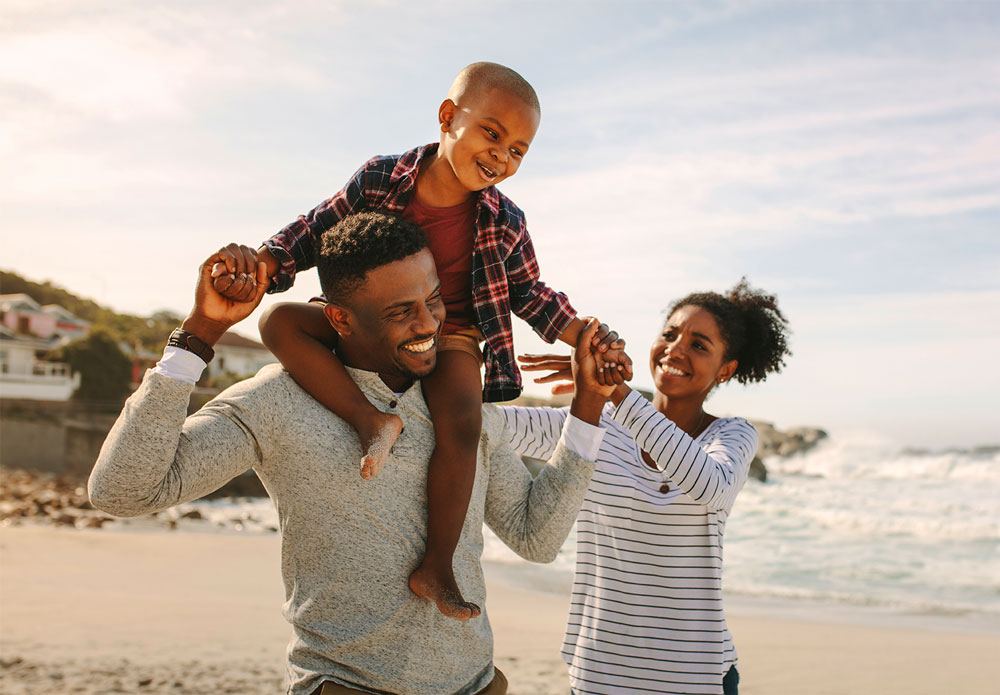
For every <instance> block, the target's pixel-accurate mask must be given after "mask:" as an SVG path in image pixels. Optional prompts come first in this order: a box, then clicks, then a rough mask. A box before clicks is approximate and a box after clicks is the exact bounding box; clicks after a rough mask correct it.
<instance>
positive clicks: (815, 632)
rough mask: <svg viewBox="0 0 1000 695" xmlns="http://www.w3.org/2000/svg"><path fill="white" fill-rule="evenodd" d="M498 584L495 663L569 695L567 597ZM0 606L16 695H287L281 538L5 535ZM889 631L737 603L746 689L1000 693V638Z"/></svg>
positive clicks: (24, 530)
mask: <svg viewBox="0 0 1000 695" xmlns="http://www.w3.org/2000/svg"><path fill="white" fill-rule="evenodd" d="M490 574H491V581H490V583H489V598H488V603H487V605H488V610H489V614H490V618H491V620H492V622H493V629H494V632H495V634H496V662H497V664H498V665H499V666H500V668H502V669H503V670H504V671H505V672H506V673H507V675H508V676H509V678H510V682H511V691H510V692H511V693H512V695H543V694H544V695H554V694H557V693H558V694H565V693H567V692H568V691H569V687H568V682H567V678H566V675H565V668H564V665H563V663H562V662H561V660H560V658H559V652H558V649H559V644H560V638H561V630H562V622H563V618H564V615H565V610H566V604H567V599H566V598H564V597H562V596H559V595H555V594H551V593H541V592H538V593H536V592H531V591H525V590H523V589H517V588H515V587H512V586H511V585H510V584H509V582H507V581H505V579H504V577H503V572H502V571H497V572H490ZM0 596H2V603H0V652H2V654H0V691H2V692H3V693H6V694H8V695H19V694H21V693H39V692H51V691H57V692H68V693H93V694H97V693H172V694H180V693H208V692H218V693H227V692H232V693H248V694H256V693H260V694H261V695H263V694H264V693H278V692H283V687H282V678H283V666H282V659H283V655H284V648H285V644H286V641H287V639H288V635H289V627H288V625H287V624H286V623H285V622H284V620H283V619H282V618H281V615H280V605H281V603H282V601H283V592H282V587H281V582H280V578H279V575H278V538H277V536H275V535H252V536H251V535H234V534H211V533H204V534H201V533H176V532H175V533H170V532H137V531H134V530H105V531H98V530H74V529H56V528H46V527H39V526H30V525H29V526H20V527H14V528H4V529H2V530H0ZM800 612H801V611H800ZM776 615H777V616H778V617H775V616H776ZM885 622H886V621H885V619H878V620H862V619H858V618H857V617H856V616H853V617H852V615H850V614H847V615H840V616H838V615H836V614H835V613H834V614H831V615H815V616H808V617H804V616H801V615H798V616H796V615H794V611H793V610H792V609H790V608H789V607H788V606H784V608H783V609H781V610H772V609H771V608H767V607H766V606H760V605H756V606H755V605H752V604H748V605H747V606H742V607H741V606H740V605H736V606H735V607H732V608H731V609H730V623H731V628H732V631H733V633H734V635H735V638H736V642H737V646H738V648H739V650H740V655H741V662H740V669H741V673H742V683H741V692H742V693H745V694H747V695H755V694H760V695H765V694H767V695H772V694H773V695H781V694H788V695H792V694H798V695H808V694H810V693H815V694H820V693H823V694H832V693H845V694H846V693H895V692H899V693H903V692H905V693H908V694H911V695H912V694H915V693H926V694H927V695H942V694H945V693H947V694H951V693H962V694H967V695H975V694H979V693H982V694H983V695H986V694H987V693H994V692H996V690H995V678H994V676H993V674H992V673H991V667H990V664H991V662H992V660H993V659H995V656H996V654H997V653H1000V633H998V632H996V631H995V630H993V629H979V630H976V629H970V630H965V631H957V630H954V629H944V628H940V627H929V626H923V627H913V626H906V625H903V626H892V625H888V624H884V623H885Z"/></svg>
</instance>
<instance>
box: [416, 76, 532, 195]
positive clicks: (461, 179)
mask: <svg viewBox="0 0 1000 695" xmlns="http://www.w3.org/2000/svg"><path fill="white" fill-rule="evenodd" d="M459 101H460V103H459V104H455V102H453V101H452V100H451V99H445V100H444V102H442V104H441V108H440V109H439V112H438V119H439V121H440V122H441V145H440V147H439V148H438V153H437V158H436V159H435V160H434V161H433V162H432V163H431V164H430V165H429V166H428V167H427V170H426V171H425V172H424V173H425V174H426V179H425V181H424V182H421V183H424V185H423V186H420V187H419V191H420V197H421V199H422V200H424V202H426V203H427V204H430V205H435V206H440V207H444V206H447V205H457V204H459V203H461V202H462V201H463V200H465V199H466V198H468V196H469V194H470V193H473V192H475V191H480V190H482V189H484V188H486V187H487V186H495V185H496V184H498V183H500V182H501V181H503V180H504V179H508V178H510V177H511V176H513V175H514V174H515V173H516V172H517V169H518V167H519V166H520V165H521V160H522V159H523V158H524V156H525V155H526V154H527V153H528V148H529V147H530V146H531V141H532V140H533V139H534V137H535V132H536V131H537V130H538V124H539V121H540V118H541V117H540V114H539V113H538V110H537V109H535V108H534V107H532V106H530V105H528V104H526V103H525V102H524V101H523V100H522V99H520V98H519V97H517V96H515V95H513V94H511V93H510V92H507V91H506V90H503V89H499V88H492V89H484V90H479V91H473V92H471V93H470V92H467V93H466V94H464V95H462V97H460V99H459ZM427 184H429V185H427Z"/></svg>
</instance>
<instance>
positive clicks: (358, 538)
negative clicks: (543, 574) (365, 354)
mask: <svg viewBox="0 0 1000 695" xmlns="http://www.w3.org/2000/svg"><path fill="white" fill-rule="evenodd" d="M349 371H350V373H351V376H352V377H353V378H354V380H355V381H356V382H357V383H358V385H359V386H360V387H361V390H362V391H363V392H364V393H365V395H366V396H367V397H368V398H369V400H371V401H372V403H374V404H375V405H376V407H378V408H380V409H381V410H383V411H385V412H394V413H397V414H398V415H399V416H400V417H401V418H402V420H403V425H404V428H403V433H402V435H401V436H400V438H399V440H398V441H397V442H396V445H395V447H394V448H393V452H392V455H391V457H390V459H389V460H388V461H387V463H386V465H385V467H384V468H383V470H382V472H381V473H380V474H379V475H378V476H377V477H376V478H374V479H372V480H363V479H362V478H361V476H360V473H359V459H360V456H361V449H360V444H359V441H358V437H357V434H356V433H355V432H354V430H353V429H352V428H351V426H350V425H348V424H347V423H346V422H344V421H343V420H341V419H340V418H338V417H336V416H335V415H333V414H332V413H330V411H328V410H327V409H326V408H324V407H323V406H322V405H320V404H319V403H318V402H316V401H315V400H313V399H312V398H311V397H310V396H309V395H307V394H306V393H305V392H304V391H303V390H302V389H301V388H299V386H298V385H296V384H295V382H294V381H293V380H292V379H291V377H290V376H289V375H288V374H287V373H286V372H284V371H283V370H282V369H281V368H280V367H279V366H277V365H274V366H270V367H265V368H264V369H262V370H261V372H260V373H259V374H258V375H257V376H256V377H254V378H252V379H249V380H247V381H244V382H241V383H239V384H236V385H235V386H233V387H231V388H229V389H227V390H226V391H224V392H223V393H221V394H220V395H219V396H218V397H217V398H215V399H214V400H213V401H211V402H210V403H208V404H207V405H206V406H205V407H204V408H202V409H201V410H200V411H198V412H197V413H195V414H194V415H192V416H190V417H188V418H186V419H185V414H186V408H187V404H188V399H189V396H190V394H191V390H192V386H190V385H188V384H185V383H183V382H181V381H177V380H175V379H171V378H169V377H167V376H164V375H162V374H158V373H155V372H149V373H147V374H146V377H145V379H144V380H143V382H142V385H141V386H140V387H139V389H138V390H137V391H136V392H135V393H134V394H133V395H132V396H131V397H130V398H129V399H128V401H127V402H126V404H125V407H124V409H123V410H122V413H121V415H120V416H119V418H118V420H117V422H116V423H115V425H114V428H113V429H112V430H111V432H110V434H109V435H108V438H107V440H106V441H105V443H104V446H103V447H102V449H101V454H100V457H99V458H98V461H97V464H96V466H95V467H94V471H93V473H92V474H91V477H90V485H89V487H90V496H91V500H92V502H93V504H94V506H95V507H98V508H100V509H103V510H105V511H108V512H110V513H112V514H116V515H119V516H135V515H140V514H147V513H150V512H154V511H157V510H160V509H164V508H167V507H170V506H172V505H175V504H178V503H181V502H185V501H189V500H193V499H196V498H198V497H201V496H203V495H205V494H207V493H209V492H211V491H213V490H216V489H217V488H219V487H220V486H221V485H223V484H224V483H226V482H227V481H228V480H230V479H231V478H233V477H234V476H236V475H238V474H240V473H242V472H244V471H245V470H247V469H249V468H253V470H254V471H255V472H256V473H257V475H258V476H259V477H260V479H261V481H262V482H263V483H264V486H265V487H266V488H267V491H268V494H270V496H271V499H272V500H273V501H274V504H275V506H276V507H277V511H278V518H279V520H280V526H281V573H282V578H283V580H284V585H285V598H286V601H285V604H284V607H283V612H284V616H285V618H286V619H287V620H288V622H289V623H291V625H292V627H293V637H292V641H291V643H290V644H289V648H288V670H289V682H290V685H289V690H288V692H289V693H291V694H292V695H306V694H307V693H310V692H312V690H313V689H315V688H316V687H317V686H318V685H319V684H320V682H322V681H323V680H332V681H334V682H337V683H341V684H344V685H347V686H350V687H354V688H358V689H362V690H368V691H372V692H389V693H406V694H407V695H411V694H412V695H442V694H444V693H462V694H465V693H475V692H476V691H478V690H480V689H482V688H484V687H485V686H486V685H487V684H488V683H489V681H490V680H491V679H492V678H493V634H492V631H491V630H490V623H489V618H488V616H487V612H486V610H485V599H486V589H485V584H484V581H483V572H482V567H481V565H480V561H479V560H480V555H481V553H482V549H483V537H482V525H483V522H484V521H485V523H486V524H487V525H488V526H489V527H490V528H491V529H492V530H493V531H494V532H495V533H496V534H497V535H498V536H499V537H500V538H501V539H502V540H503V541H504V542H505V543H506V544H507V545H509V546H510V547H511V548H512V549H513V550H514V551H515V552H517V553H518V554H519V555H521V556H522V557H524V558H526V559H528V560H533V561H537V562H548V561H551V560H552V559H553V558H554V557H555V555H556V553H557V551H558V550H559V547H560V545H561V544H562V542H563V540H564V539H565V538H566V535H567V533H568V532H569V529H570V527H571V526H572V524H573V520H574V518H575V516H576V512H577V510H578V509H579V507H580V503H581V501H582V499H583V495H584V492H585V491H586V489H587V484H588V482H589V480H590V474H591V472H592V471H593V467H594V466H593V464H592V463H591V462H589V461H585V460H583V459H582V458H581V457H580V456H578V455H577V454H575V453H573V452H572V451H570V450H569V449H568V448H567V447H566V446H565V445H560V446H559V447H558V448H557V449H556V452H555V454H554V455H553V457H552V460H551V462H550V463H551V465H550V466H548V467H546V468H545V469H544V470H543V471H542V473H541V474H540V475H539V476H538V477H537V478H535V479H534V480H532V478H531V476H530V475H529V474H528V472H527V470H526V469H525V467H524V466H523V465H522V463H521V461H520V459H518V457H517V455H516V454H515V453H514V451H513V449H512V448H511V446H510V444H508V442H507V439H508V437H507V435H506V433H505V429H504V428H505V425H504V418H503V416H502V415H501V414H500V413H499V412H498V411H497V409H496V408H495V407H493V406H490V405H486V406H484V407H483V433H482V437H481V440H480V446H479V456H478V465H477V471H476V479H475V485H474V488H473V491H472V499H471V501H470V504H469V511H468V514H467V517H466V520H465V527H464V529H463V531H462V537H461V540H460V541H459V545H458V549H457V550H456V552H455V559H454V567H455V576H456V578H457V580H458V583H459V586H460V587H461V588H462V591H463V593H464V595H465V598H466V600H469V601H473V602H476V603H478V604H480V605H481V606H484V610H483V614H482V616H481V617H479V618H476V619H474V620H470V621H468V622H458V621H456V620H452V619H450V618H446V617H444V616H443V615H442V614H441V613H440V612H438V610H437V608H436V607H435V606H434V604H433V603H431V602H430V601H426V600H423V599H420V598H417V597H416V596H415V595H413V594H412V593H411V592H410V590H409V587H408V584H407V579H408V577H409V575H410V573H411V572H412V571H413V570H414V569H415V568H416V566H417V564H418V563H419V561H420V558H421V556H422V554H423V550H424V543H425V539H426V526H427V520H426V478H427V463H428V461H429V459H430V454H431V450H432V448H433V446H434V430H433V426H432V424H431V421H430V416H429V413H428V411H427V406H426V404H425V403H424V399H423V396H422V394H421V391H420V386H419V383H418V384H415V385H414V386H412V387H411V388H410V389H409V390H408V391H406V392H405V393H403V394H402V395H400V396H397V395H396V394H394V393H393V392H392V391H391V390H390V389H389V388H388V387H387V386H386V385H385V384H384V383H383V382H382V381H381V379H379V378H378V376H377V375H376V374H374V373H371V372H364V371H360V370H354V369H350V370H349Z"/></svg>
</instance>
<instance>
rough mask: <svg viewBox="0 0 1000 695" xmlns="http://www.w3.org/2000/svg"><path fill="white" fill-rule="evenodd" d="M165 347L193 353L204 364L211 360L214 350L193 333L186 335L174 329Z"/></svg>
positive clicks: (184, 332) (182, 331) (186, 333)
mask: <svg viewBox="0 0 1000 695" xmlns="http://www.w3.org/2000/svg"><path fill="white" fill-rule="evenodd" d="M167 345H170V346H172V347H179V348H181V349H182V350H187V351H188V352H193V353H194V354H196V355H198V357H200V358H201V359H203V360H205V363H206V364H208V363H209V362H211V361H212V358H213V357H215V350H213V349H212V346H211V345H209V344H208V343H206V342H205V341H204V340H202V339H201V338H199V337H198V336H196V335H195V334H194V333H188V332H187V331H185V330H182V329H180V328H175V329H174V330H173V331H171V332H170V337H169V338H167Z"/></svg>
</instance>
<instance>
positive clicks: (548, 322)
mask: <svg viewBox="0 0 1000 695" xmlns="http://www.w3.org/2000/svg"><path fill="white" fill-rule="evenodd" d="M519 224H520V233H521V236H520V241H519V242H518V243H517V245H516V246H515V247H514V250H513V251H512V252H511V254H510V256H509V257H508V258H507V261H506V267H507V284H508V290H509V293H510V306H511V309H512V310H513V311H514V313H515V314H517V316H519V317H520V318H522V319H524V320H525V321H526V322H527V323H528V325H530V326H531V327H532V328H534V329H535V333H537V334H538V335H539V336H540V337H541V338H542V339H543V340H545V341H546V342H549V343H553V342H555V341H556V339H557V338H558V339H559V340H561V341H563V342H564V343H566V344H567V345H571V346H573V345H576V339H577V337H578V336H579V335H580V332H581V331H582V330H583V328H584V326H586V321H584V320H583V319H581V318H580V317H578V316H577V315H576V309H574V308H573V307H572V305H570V303H569V299H568V298H567V297H566V295H565V294H563V293H561V292H556V291H555V290H553V289H552V288H550V287H549V286H547V285H546V284H545V283H544V282H542V281H541V280H540V279H539V270H538V259H537V257H536V256H535V247H534V245H533V244H532V243H531V237H530V236H529V235H528V230H527V227H526V225H525V223H524V218H523V217H520V218H519ZM599 336H600V337H595V338H594V346H595V347H597V348H598V350H599V352H600V353H601V354H600V358H599V360H598V365H599V367H602V368H603V369H602V372H607V373H608V374H609V375H611V374H614V375H615V380H616V383H621V381H620V380H621V379H622V378H624V379H626V380H627V379H631V378H632V360H631V359H629V357H628V355H626V354H625V352H624V351H623V350H622V348H624V346H625V341H619V340H618V334H617V333H615V332H614V331H609V330H608V328H607V326H605V325H603V324H602V326H601V330H600V331H599ZM612 336H613V337H612ZM609 363H613V364H617V365H621V369H620V370H619V369H615V370H613V371H610V370H608V369H607V368H606V367H607V365H608V364H609Z"/></svg>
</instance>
